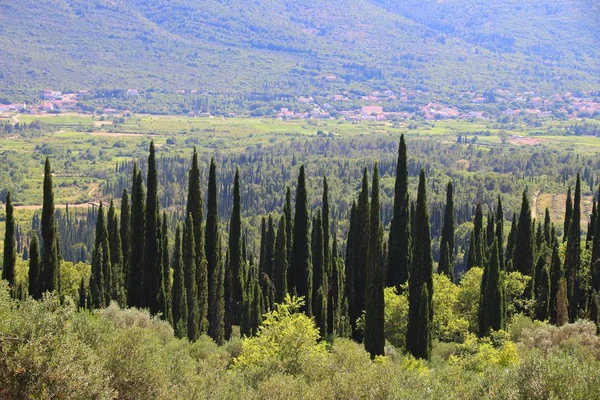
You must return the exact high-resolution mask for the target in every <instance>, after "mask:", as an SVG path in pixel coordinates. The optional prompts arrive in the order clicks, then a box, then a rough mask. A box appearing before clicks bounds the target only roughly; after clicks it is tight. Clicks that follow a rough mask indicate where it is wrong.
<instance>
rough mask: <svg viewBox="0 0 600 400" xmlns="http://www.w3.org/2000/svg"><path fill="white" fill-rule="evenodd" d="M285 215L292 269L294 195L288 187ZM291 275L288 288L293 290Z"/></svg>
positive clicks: (288, 255) (288, 257) (287, 246)
mask: <svg viewBox="0 0 600 400" xmlns="http://www.w3.org/2000/svg"><path fill="white" fill-rule="evenodd" d="M283 213H284V214H285V238H286V244H285V247H286V248H287V253H288V254H287V265H288V267H290V266H291V265H292V250H293V248H292V241H293V236H294V232H293V227H294V221H293V219H292V194H291V190H290V187H289V186H288V187H287V188H286V191H285V204H284V205H283ZM290 279H291V274H288V288H289V289H291V288H292V282H291V281H290Z"/></svg>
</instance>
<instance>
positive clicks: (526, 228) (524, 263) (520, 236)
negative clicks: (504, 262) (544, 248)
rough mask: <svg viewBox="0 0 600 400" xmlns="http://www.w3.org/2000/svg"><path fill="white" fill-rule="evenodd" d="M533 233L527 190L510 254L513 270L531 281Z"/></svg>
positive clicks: (530, 291)
mask: <svg viewBox="0 0 600 400" xmlns="http://www.w3.org/2000/svg"><path fill="white" fill-rule="evenodd" d="M533 257H534V249H533V232H532V223H531V209H530V208H529V199H528V198H527V190H525V191H523V200H522V203H521V213H520V214H519V224H518V225H517V234H516V236H515V242H514V250H513V254H512V264H513V269H514V270H515V271H518V272H520V273H522V274H523V275H529V276H531V277H532V280H533V262H534V258H533ZM533 285H534V282H531V284H530V285H529V290H528V293H529V296H531V294H532V290H531V288H533Z"/></svg>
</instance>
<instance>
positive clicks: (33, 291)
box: [29, 232, 42, 299]
mask: <svg viewBox="0 0 600 400" xmlns="http://www.w3.org/2000/svg"><path fill="white" fill-rule="evenodd" d="M40 269H41V261H40V245H39V243H38V237H37V234H36V233H35V232H34V233H33V235H32V237H31V240H30V241H29V295H30V296H31V297H33V298H34V299H39V298H41V297H42V288H41V282H40V272H41V271H40Z"/></svg>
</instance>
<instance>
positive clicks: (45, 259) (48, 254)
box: [40, 157, 60, 293]
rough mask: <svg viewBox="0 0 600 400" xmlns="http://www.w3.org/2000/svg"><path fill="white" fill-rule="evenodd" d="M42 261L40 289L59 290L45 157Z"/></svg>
mask: <svg viewBox="0 0 600 400" xmlns="http://www.w3.org/2000/svg"><path fill="white" fill-rule="evenodd" d="M41 250H42V263H41V269H40V291H41V293H44V292H47V291H50V292H51V291H54V290H56V291H58V292H60V244H59V237H58V232H57V229H56V220H55V216H54V190H53V188H52V168H51V167H50V159H49V158H48V157H46V163H45V165H44V202H43V206H42V249H41Z"/></svg>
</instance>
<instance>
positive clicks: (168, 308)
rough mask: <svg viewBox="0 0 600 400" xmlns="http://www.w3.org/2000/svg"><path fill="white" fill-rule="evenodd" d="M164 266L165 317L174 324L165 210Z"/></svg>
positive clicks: (163, 235) (164, 214)
mask: <svg viewBox="0 0 600 400" xmlns="http://www.w3.org/2000/svg"><path fill="white" fill-rule="evenodd" d="M161 233H162V267H163V276H162V280H163V282H164V288H165V295H164V308H163V309H164V312H165V314H164V318H165V319H166V320H167V321H168V322H169V323H170V324H171V325H173V308H172V304H173V302H172V301H171V296H172V287H171V259H170V257H169V224H168V221H167V213H166V212H164V211H163V218H162V228H161Z"/></svg>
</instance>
